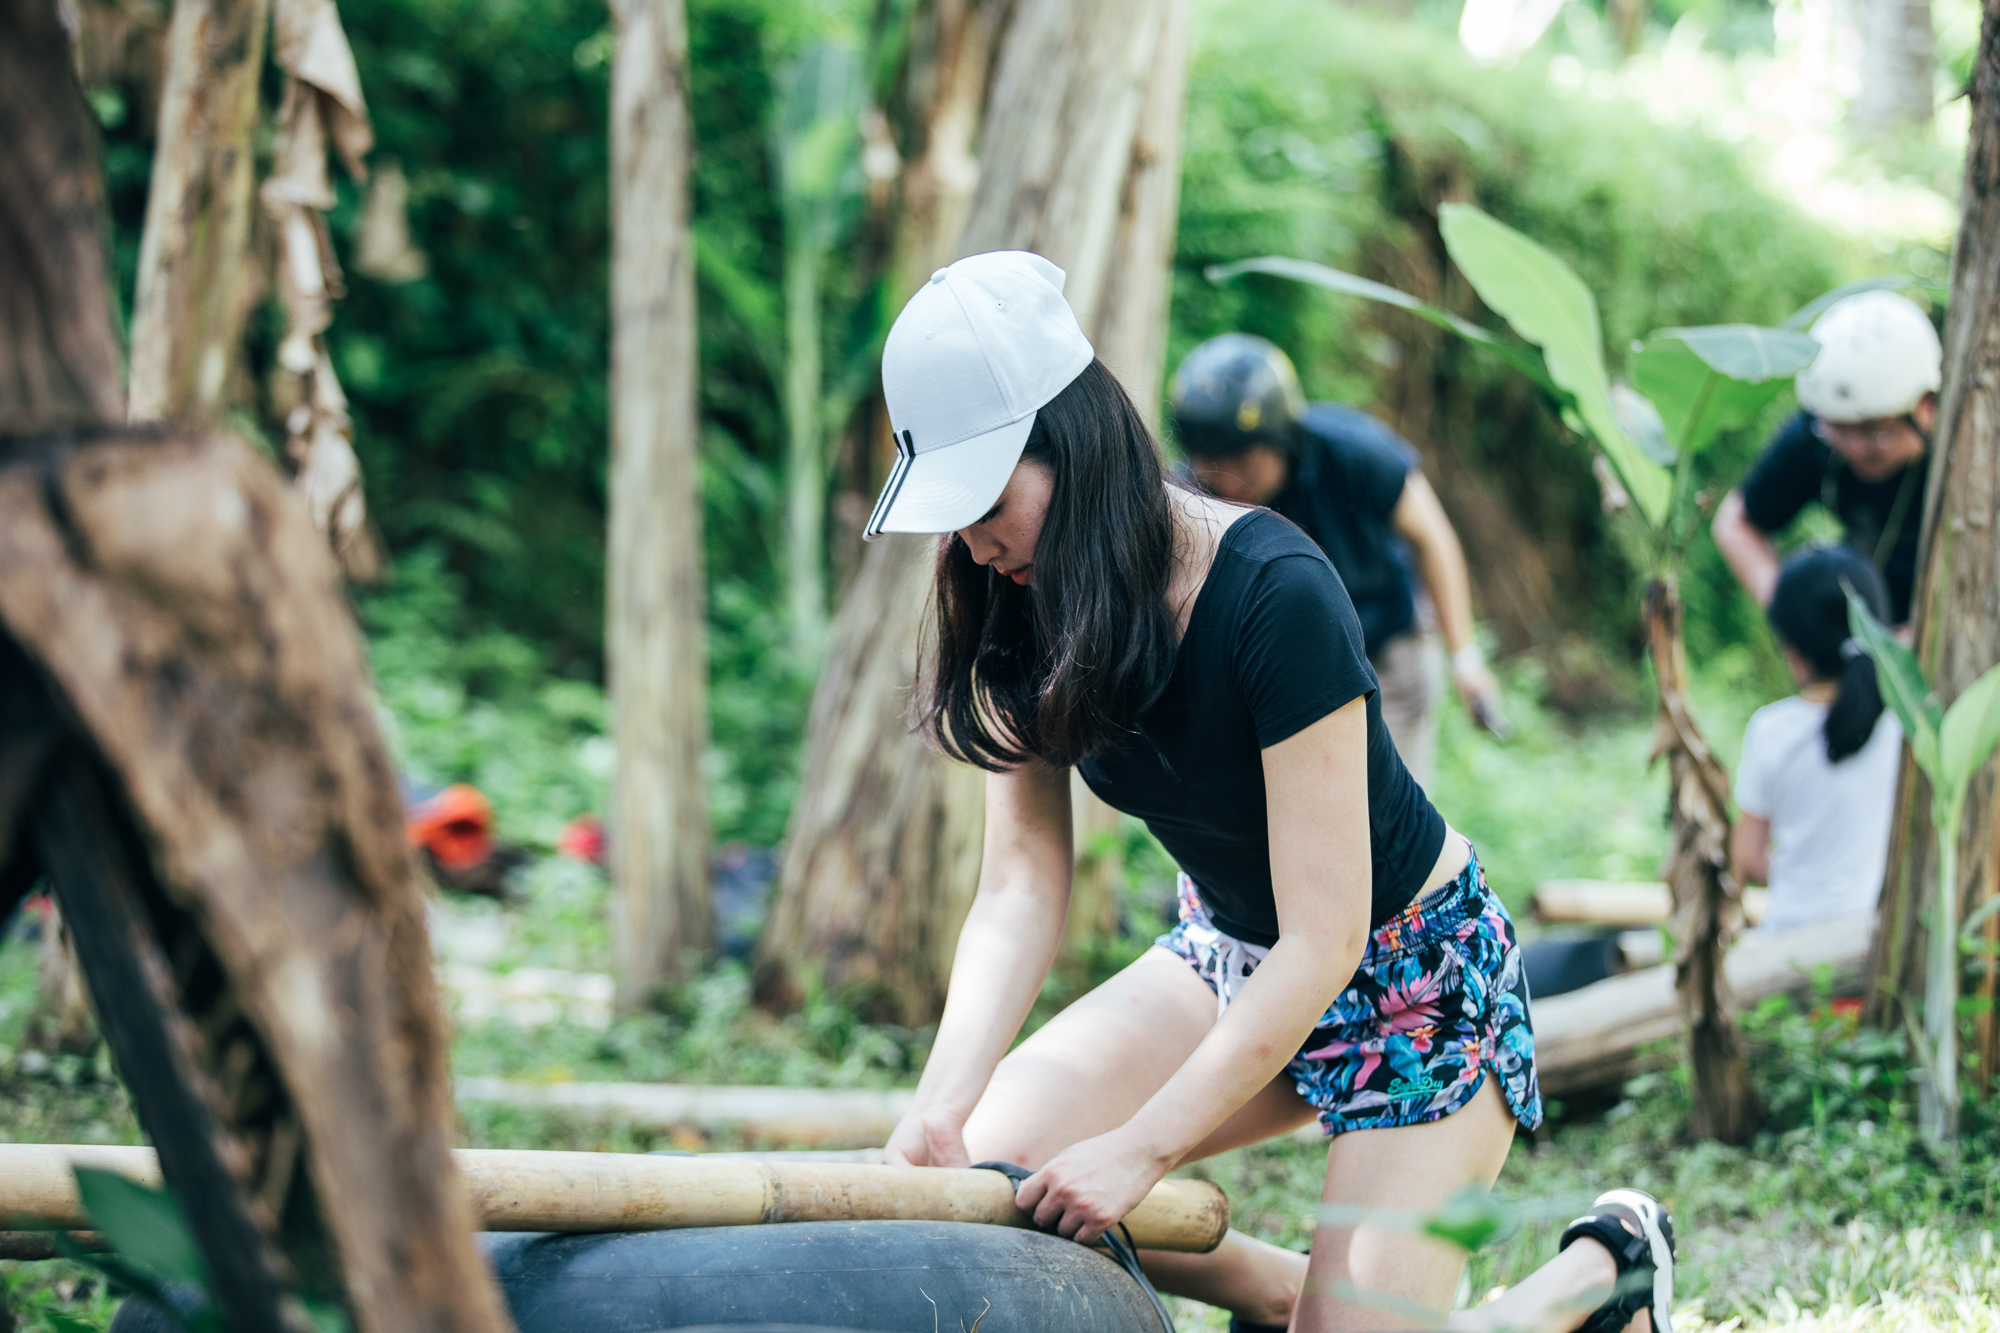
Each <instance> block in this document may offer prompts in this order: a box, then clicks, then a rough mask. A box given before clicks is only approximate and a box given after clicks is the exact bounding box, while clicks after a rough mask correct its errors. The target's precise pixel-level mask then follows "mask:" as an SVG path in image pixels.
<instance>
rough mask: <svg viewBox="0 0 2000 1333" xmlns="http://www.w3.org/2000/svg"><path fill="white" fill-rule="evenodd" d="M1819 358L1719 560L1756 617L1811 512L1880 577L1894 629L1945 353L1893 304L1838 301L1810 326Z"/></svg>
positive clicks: (1747, 488) (1725, 528)
mask: <svg viewBox="0 0 2000 1333" xmlns="http://www.w3.org/2000/svg"><path fill="white" fill-rule="evenodd" d="M1812 336H1813V337H1814V338H1816V339H1817V340H1818V341H1819V344H1820V351H1819V355H1818V356H1816V357H1814V358H1813V361H1812V364H1811V365H1809V366H1807V367H1806V368H1805V369H1804V370H1803V371H1801V372H1800V373H1799V376H1798V380H1797V386H1798V394H1799V410H1798V411H1797V412H1796V413H1794V414H1793V415H1792V416H1791V417H1790V418H1789V419H1787V420H1786V422H1785V424H1784V425H1782V426H1780V427H1779V428H1778V431H1777V433H1776V434H1775V435H1773V436H1772V437H1771V439H1770V442H1769V443H1767V444H1766V445H1765V446H1764V451H1763V453H1762V454H1760V455H1759V456H1758V458H1757V462H1756V464H1755V465H1754V466H1753V467H1752V468H1751V469H1750V475H1749V476H1747V477H1745V478H1744V479H1743V483H1742V485H1740V486H1738V487H1737V488H1736V489H1735V490H1733V491H1731V492H1730V493H1729V495H1728V497H1727V498H1725V499H1724V500H1723V502H1722V507H1721V508H1720V509H1719V510H1718V511H1717V512H1716V515H1715V524H1714V527H1713V529H1712V530H1713V532H1714V534H1715V544H1716V545H1717V546H1718V547H1720V548H1721V550H1722V556H1723V559H1725V560H1727V561H1728V562H1729V567H1730V569H1731V570H1733V571H1735V574H1736V577H1737V578H1738V579H1740V580H1741V581H1742V583H1743V586H1744V587H1745V588H1748V589H1749V590H1750V593H1751V595H1753V596H1754V597H1756V599H1757V602H1758V604H1759V605H1761V606H1769V605H1770V604H1771V594H1772V592H1773V590H1774V589H1775V588H1776V587H1777V584H1778V571H1779V557H1778V549H1777V546H1776V544H1775V543H1774V541H1773V540H1772V539H1773V538H1774V537H1775V536H1776V535H1777V534H1778V533H1779V532H1780V531H1782V530H1783V529H1784V527H1785V526H1786V525H1787V524H1788V523H1790V522H1791V521H1792V520H1793V519H1794V518H1796V517H1797V516H1798V514H1799V513H1800V511H1801V510H1803V509H1804V508H1805V507H1806V506H1807V505H1809V504H1812V503H1813V502H1814V501H1818V502H1819V503H1820V504H1821V505H1823V506H1825V508H1826V509H1827V510H1828V511H1829V512H1831V513H1832V514H1833V515H1834V516H1835V517H1836V518H1838V519H1839V520H1840V523H1841V526H1842V527H1843V528H1844V529H1845V532H1846V540H1847V544H1848V545H1849V546H1851V547H1853V548H1854V549H1855V550H1856V551H1857V552H1859V553H1860V554H1861V555H1863V556H1865V557H1866V558H1867V559H1868V560H1869V561H1870V562H1872V563H1873V564H1874V565H1875V567H1876V568H1877V569H1880V570H1881V571H1882V577H1883V580H1884V581H1885V582H1886V583H1887V584H1888V588H1889V609H1890V614H1891V616H1892V617H1893V620H1894V623H1896V624H1898V625H1901V624H1903V623H1904V622H1906V621H1907V620H1908V619H1909V617H1910V592H1911V589H1912V587H1913V586H1914V585H1915V582H1916V573H1917V537H1918V529H1919V527H1920V526H1921V523H1922V519H1923V512H1924V485H1925V474H1926V472H1927V471H1928V470H1929V453H1930V433H1931V430H1932V429H1933V428H1934V427H1935V426H1936V425H1937V391H1938V386H1939V385H1940V384H1941V383H1942V382H1943V364H1944V355H1943V350H1942V348H1941V347H1940V346H1939V344H1938V336H1937V330H1936V329H1934V328H1932V327H1931V321H1930V319H1929V317H1928V316H1926V315H1925V314H1924V312H1923V311H1922V310H1919V309H1918V308H1917V307H1916V305H1915V304H1914V303H1913V302H1911V301H1910V300H1909V298H1907V297H1904V296H1899V295H1897V294H1896V293H1894V292H1885V291H1877V292H1862V293H1860V294H1859V295H1856V296H1850V297H1848V298H1846V299H1845V300H1843V301H1839V302H1837V303H1835V304H1834V306H1833V307H1832V308H1831V309H1830V310H1828V311H1827V312H1826V313H1825V314H1824V315H1822V316H1820V319H1819V322H1818V323H1816V324H1814V325H1813V328H1812Z"/></svg>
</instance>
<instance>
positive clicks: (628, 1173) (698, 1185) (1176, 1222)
mask: <svg viewBox="0 0 2000 1333" xmlns="http://www.w3.org/2000/svg"><path fill="white" fill-rule="evenodd" d="M454 1155H455V1156H456V1158H457V1159H458V1169H459V1173H460V1174H461V1175H462V1176H464V1178H465V1180H466V1182H467V1185H468V1187H469V1188H470V1190H471V1194H472V1199H473V1205H474V1210H475V1211H476V1212H477V1214H478V1215H479V1218H480V1225H481V1226H482V1227H483V1228H484V1229H486V1230H488V1231H658V1230H666V1229H669V1228H677V1227H730V1226H757V1225H761V1224H765V1223H772V1222H881V1221H925V1222H984V1223H989V1224H991V1225H995V1226H1009V1227H1027V1226H1029V1225H1030V1223H1029V1221H1028V1219H1027V1216H1026V1215H1025V1214H1024V1213H1022V1212H1021V1210H1020V1209H1018V1208H1016V1207H1015V1206H1014V1186H1013V1184H1012V1182H1010V1181H1009V1180H1008V1179H1007V1178H1006V1177H1005V1176H1003V1175H1001V1174H1000V1173H999V1172H997V1171H978V1170H946V1169H939V1168H929V1167H905V1166H870V1165H863V1164H855V1163H846V1162H839V1163H824V1162H785V1161H754V1160H745V1159H743V1158H723V1157H671V1156H658V1157H656V1156H651V1155H645V1154H636V1153H594V1152H514V1151H502V1150H497V1149H483V1148H463V1149H460V1150H459V1151H458V1152H457V1153H456V1154H454ZM75 1166H85V1167H94V1168H96V1169H97V1170H100V1171H110V1172H114V1173H116V1174H118V1175H121V1176H125V1177H127V1178H128V1179H132V1180H136V1181H139V1182H140V1183H141V1184H145V1185H150V1186H158V1185H159V1183H160V1168H159V1161H158V1159H157V1158H156V1157H155V1156H154V1154H153V1150H152V1149H151V1148H106V1147H94V1146H87V1145H81V1144H61V1143H53V1144H25V1143H11V1144H0V1224H4V1225H7V1226H11V1227H16V1228H20V1229H25V1230H59V1231H77V1230H83V1229H86V1228H88V1227H90V1225H91V1222H90V1218H89V1216H88V1215H87V1214H86V1213H85V1212H84V1210H83V1203H82V1200H81V1199H79V1198H78V1197H77V1192H76V1179H75V1176H74V1175H73V1174H72V1172H71V1168H72V1167H75ZM1125 1226H1126V1229H1127V1230H1128V1231H1130V1232H1131V1233H1132V1241H1133V1243H1134V1244H1135V1245H1137V1246H1138V1247H1139V1248H1140V1249H1144V1250H1174V1251H1179V1252H1181V1253H1188V1254H1201V1253H1206V1252H1208V1251H1209V1250H1212V1249H1214V1248H1215V1247H1216V1246H1217V1245H1219V1244H1221V1243H1222V1236H1223V1233H1224V1232H1225V1231H1227V1230H1228V1229H1229V1200H1228V1199H1227V1198H1225V1197H1224V1195H1223V1193H1222V1191H1221V1190H1219V1189H1217V1188H1216V1187H1215V1186H1214V1185H1211V1184H1209V1183H1208V1182H1206V1181H1200V1180H1163V1181H1161V1182H1160V1183H1159V1184H1158V1185H1155V1186H1154V1187H1153V1192H1152V1193H1151V1194H1148V1195H1147V1196H1146V1197H1145V1199H1143V1200H1142V1201H1141V1202H1140V1204H1139V1206H1138V1207H1137V1208H1134V1209H1133V1210H1132V1212H1131V1213H1130V1214H1129V1215H1127V1217H1126V1218H1125Z"/></svg>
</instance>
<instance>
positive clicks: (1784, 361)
mask: <svg viewBox="0 0 2000 1333" xmlns="http://www.w3.org/2000/svg"><path fill="white" fill-rule="evenodd" d="M1781 339H1785V340H1788V341H1786V342H1785V343H1784V345H1783V346H1779V347H1772V346H1770V345H1769V344H1772V343H1773V342H1777V341H1779V340H1781ZM1789 340H1796V341H1789ZM1798 343H1804V344H1806V347H1805V349H1804V350H1803V354H1802V355H1801V349H1800V348H1799V347H1798V345H1797V344H1798ZM1818 351H1819V344H1817V343H1815V342H1813V341H1812V339H1810V338H1807V337H1805V336H1804V335H1802V334H1791V335H1786V334H1785V333H1784V332H1783V331H1782V330H1778V329H1766V328H1759V327H1758V326H1756V325H1753V324H1728V325H1721V326H1717V327H1710V328H1705V329H1662V330H1660V331H1659V332H1658V333H1656V334H1654V335H1653V336H1652V337H1650V338H1647V339H1646V340H1645V341H1643V342H1639V343H1634V344H1633V346H1632V354H1631V359H1630V363H1629V364H1630V367H1631V373H1632V383H1633V385H1634V386H1635V387H1636V388H1637V389H1638V390H1639V392H1641V393H1643V394H1645V395H1646V397H1647V398H1648V399H1650V400H1651V401H1652V403H1653V406H1654V407H1655V408H1657V409H1658V410H1659V415H1660V423H1661V427H1662V429H1663V430H1664V431H1665V433H1666V436H1667V438H1668V439H1669V440H1671V441H1675V442H1678V444H1679V446H1680V447H1681V448H1683V449H1686V450H1688V451H1690V452H1692V453H1700V452H1701V451H1702V450H1704V449H1706V448H1707V447H1708V446H1709V445H1710V444H1712V443H1714V441H1715V437H1716V436H1717V435H1718V434H1720V433H1721V432H1724V431H1738V430H1742V429H1743V428H1744V427H1746V426H1749V425H1752V424H1753V423H1755V422H1756V421H1758V420H1759V419H1760V418H1762V416H1763V415H1764V410H1765V409H1766V408H1767V407H1769V406H1770V405H1771V403H1772V401H1773V400H1775V399H1776V398H1777V397H1778V395H1780V394H1782V393H1783V392H1784V391H1785V388H1786V385H1785V379H1784V378H1783V377H1789V376H1791V375H1793V374H1796V373H1797V372H1798V371H1799V370H1800V369H1801V368H1803V367H1804V366H1805V364H1806V363H1807V362H1808V361H1810V360H1812V358H1813V356H1814V355H1815V354H1816V353H1817V352H1818ZM1785 365H1789V366H1790V367H1791V369H1789V370H1782V369H1774V367H1778V366H1785Z"/></svg>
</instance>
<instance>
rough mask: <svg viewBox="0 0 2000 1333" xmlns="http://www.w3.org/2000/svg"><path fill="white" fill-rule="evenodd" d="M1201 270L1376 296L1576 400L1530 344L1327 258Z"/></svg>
mask: <svg viewBox="0 0 2000 1333" xmlns="http://www.w3.org/2000/svg"><path fill="white" fill-rule="evenodd" d="M1205 272H1206V276H1207V278H1208V280H1209V281H1210V282H1227V281H1229V280H1230V279H1231V278H1235V277H1240V276H1241V275H1243V274H1245V273H1263V274H1267V275H1269V276H1271V277H1274V278H1290V279H1291V280H1292V281H1294V282H1303V283H1307V284H1310V285H1311V286H1314V287H1323V288H1325V289H1326V290H1327V291H1330V292H1340V293H1341V294H1342V295H1345V296H1358V297H1361V298H1362V299H1363V300H1367V301H1380V302H1381V303H1382V304H1383V305H1392V306H1395V307H1396V308H1397V309H1399V310H1407V311H1409V312H1410V313H1411V314H1413V315H1416V316H1417V317H1418V318H1420V319H1427V320H1429V321H1430V322H1431V323H1433V324H1435V325H1437V326H1438V327H1439V328H1441V329H1444V330H1447V331H1448V332H1451V333H1456V334H1457V335H1458V336H1459V337H1461V338H1464V339H1465V340H1466V341H1467V342H1475V343H1478V344H1479V345H1480V346H1481V347H1484V348H1485V349H1486V350H1487V351H1489V352H1491V353H1493V354H1494V355H1495V356H1497V357H1499V358H1500V359H1501V360H1502V361H1505V362H1506V363H1507V364H1508V365H1510V366H1512V367H1513V368H1514V369H1516V370H1518V371H1520V372H1521V373H1522V374H1523V375H1526V376H1527V377H1528V378H1529V379H1531V380H1533V381H1534V382H1535V383H1536V384H1538V385H1540V386H1541V387H1542V389H1543V390H1544V391H1545V392H1547V393H1548V394H1549V396H1550V397H1552V398H1554V399H1555V400H1556V407H1557V408H1558V409H1559V410H1560V409H1561V408H1564V407H1570V406H1574V404H1575V401H1576V400H1575V395H1573V394H1571V393H1570V392H1569V391H1568V390H1567V389H1564V388H1563V387H1562V386H1561V385H1559V384H1557V383H1556V382H1555V381H1554V380H1553V379H1551V378H1549V370H1548V367H1547V366H1545V365H1543V364H1542V358H1541V354H1540V353H1538V352H1536V351H1535V349H1534V348H1532V347H1523V346H1521V345H1520V344H1518V343H1511V342H1508V341H1506V340H1505V339H1503V338H1500V337H1499V336H1497V335H1496V334H1494V333H1493V332H1492V331H1491V330H1489V329H1482V328H1480V327H1479V326H1478V325H1477V324H1474V323H1473V322H1472V321H1471V320H1468V319H1462V318H1460V317H1459V316H1457V315H1454V314H1452V313H1451V311H1449V310H1442V309H1439V308H1438V307H1437V306H1434V305H1431V304H1430V303H1429V302H1426V301H1419V300H1418V299H1417V298H1416V297H1414V296H1411V295H1410V294H1409V293H1408V292H1403V291H1398V290H1397V289H1396V288H1394V287H1389V286H1385V285H1384V284H1382V283H1379V282H1372V281H1370V280H1369V279H1367V278H1360V277H1356V276H1355V275H1354V274H1352V273H1343V272H1342V271H1341V270H1339V269H1337V268H1328V267H1327V266H1326V265H1325V264H1315V263H1313V262H1312V261H1311V260H1309V259H1287V258H1285V257H1284V256H1283V255H1260V256H1259V257H1257V258H1256V259H1239V260H1237V261H1236V262H1235V263H1233V264H1211V265H1209V266H1208V268H1207V270H1205Z"/></svg>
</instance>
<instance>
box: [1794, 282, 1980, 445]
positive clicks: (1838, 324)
mask: <svg viewBox="0 0 2000 1333" xmlns="http://www.w3.org/2000/svg"><path fill="white" fill-rule="evenodd" d="M1812 336H1813V337H1814V338H1815V339H1817V340H1818V341H1819V355H1818V356H1816V357H1814V358H1813V362H1812V364H1811V365H1809V366H1807V367H1806V368H1805V369H1804V370H1802V371H1800V372H1799V377H1798V380H1797V381H1796V383H1797V385H1798V390H1799V406H1800V407H1803V408H1804V409H1805V410H1806V411H1808V412H1810V413H1812V414H1813V415H1814V416H1816V417H1818V418H1819V419H1820V420H1821V421H1832V422H1836V423H1848V422H1855V421H1872V420H1874V419H1875V418H1877V417H1899V416H1902V415H1903V414H1904V413H1906V412H1908V411H1909V410H1910V409H1911V408H1913V407H1915V406H1916V405H1917V404H1918V403H1919V402H1921V401H1922V400H1923V396H1924V395H1925V394H1927V393H1936V392H1937V389H1938V386H1939V385H1940V384H1942V383H1943V382H1944V372H1943V364H1944V349H1943V348H1941V347H1939V346H1938V336H1937V330H1936V329H1934V328H1932V327H1931V321H1930V318H1929V316H1927V315H1925V314H1924V312H1923V311H1921V310H1919V309H1918V308H1917V306H1916V303H1915V302H1913V301H1911V300H1910V298H1908V297H1907V296H1898V295H1897V294H1896V293H1895V292H1862V293H1860V294H1859V295H1856V296H1850V297H1848V298H1847V299H1846V300H1843V301H1836V302H1834V304H1833V306H1832V307H1831V308H1830V309H1829V310H1828V311H1827V312H1826V313H1825V314H1824V315H1821V316H1820V317H1819V322H1818V323H1816V324H1814V325H1813V327H1812Z"/></svg>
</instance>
